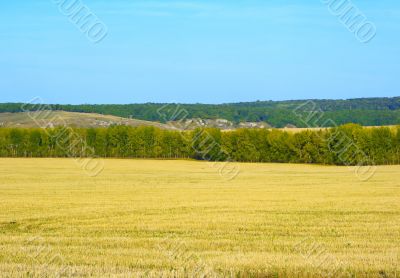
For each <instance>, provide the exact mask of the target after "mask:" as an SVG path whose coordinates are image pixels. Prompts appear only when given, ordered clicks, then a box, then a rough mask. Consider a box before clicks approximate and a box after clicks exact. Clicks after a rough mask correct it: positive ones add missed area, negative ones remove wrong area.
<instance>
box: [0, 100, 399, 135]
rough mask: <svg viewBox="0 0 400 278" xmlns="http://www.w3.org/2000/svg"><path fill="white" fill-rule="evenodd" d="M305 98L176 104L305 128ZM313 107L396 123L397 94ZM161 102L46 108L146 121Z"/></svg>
mask: <svg viewBox="0 0 400 278" xmlns="http://www.w3.org/2000/svg"><path fill="white" fill-rule="evenodd" d="M306 102H307V101H306V100H296V101H256V102H243V103H228V104H218V105H210V104H179V107H180V108H181V109H184V110H185V111H187V113H188V114H187V118H188V119H190V118H201V119H217V118H222V119H226V120H229V121H232V122H234V123H236V124H237V123H239V122H266V123H268V124H270V125H271V126H273V127H277V128H280V127H285V126H286V125H288V124H290V125H295V126H297V127H307V126H306V125H305V124H304V122H302V121H301V120H300V119H299V118H298V117H297V116H296V115H294V114H293V110H295V109H296V108H297V107H299V106H301V105H302V104H304V103H306ZM312 102H313V103H315V105H316V107H319V108H320V109H321V110H322V111H324V112H326V113H325V117H326V119H331V120H333V121H334V122H335V123H336V124H339V125H341V124H346V123H357V124H360V125H363V126H383V125H396V124H399V123H400V97H394V98H362V99H349V100H312ZM164 105H165V104H162V103H160V104H158V103H144V104H124V105H118V104H102V105H89V104H83V105H61V104H54V105H49V109H50V110H53V111H56V110H60V111H68V112H82V113H98V114H104V115H114V116H119V117H126V118H127V117H133V118H135V119H140V120H147V121H159V122H164V121H165V119H163V118H162V117H161V116H160V113H159V109H160V108H162V107H163V106H164ZM42 108H43V107H42V106H39V105H35V104H21V103H4V104H0V112H23V111H24V109H25V110H29V111H35V110H36V109H42Z"/></svg>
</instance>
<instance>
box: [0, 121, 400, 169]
mask: <svg viewBox="0 0 400 278" xmlns="http://www.w3.org/2000/svg"><path fill="white" fill-rule="evenodd" d="M0 156H1V157H104V158H158V159H177V158H180V159H196V160H209V161H237V162H277V163H315V164H325V165H375V164H376V165H390V164H400V127H397V128H389V127H379V128H365V127H361V126H359V125H356V124H347V125H343V126H339V127H336V128H330V129H321V130H318V131H315V130H305V131H301V132H287V131H282V130H276V129H272V130H267V129H264V130H263V129H259V130H256V129H254V130H252V129H238V130H235V131H229V132H222V131H220V130H218V129H200V128H198V129H195V130H193V131H171V130H161V129H157V128H154V127H127V126H113V127H109V128H96V129H94V128H91V129H76V128H70V127H56V128H49V129H39V128H38V129H22V128H0Z"/></svg>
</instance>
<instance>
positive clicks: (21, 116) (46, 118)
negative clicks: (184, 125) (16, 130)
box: [0, 111, 171, 129]
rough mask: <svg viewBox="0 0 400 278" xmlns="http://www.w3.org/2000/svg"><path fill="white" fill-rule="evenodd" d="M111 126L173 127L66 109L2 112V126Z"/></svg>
mask: <svg viewBox="0 0 400 278" xmlns="http://www.w3.org/2000/svg"><path fill="white" fill-rule="evenodd" d="M62 125H66V126H73V127H82V128H90V127H109V126H112V125H126V126H154V127H158V128H162V129H171V127H170V126H168V125H165V124H161V123H157V122H150V121H143V120H136V119H127V118H121V117H116V116H110V115H101V114H94V113H77V112H65V111H40V112H29V113H27V112H20V113H0V127H26V128H30V127H56V126H62Z"/></svg>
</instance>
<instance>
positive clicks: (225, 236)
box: [0, 159, 400, 277]
mask: <svg viewBox="0 0 400 278" xmlns="http://www.w3.org/2000/svg"><path fill="white" fill-rule="evenodd" d="M217 165H218V164H217ZM104 166H105V168H104V170H103V171H102V172H101V173H100V174H99V175H98V176H96V177H90V176H88V175H86V173H85V172H84V171H83V170H82V169H80V167H79V166H78V165H77V164H76V163H75V162H74V160H73V159H0V196H1V202H0V276H2V277H10V276H11V277H32V276H34V277H47V276H51V277H52V276H54V275H60V276H75V277H82V276H83V277H88V276H91V277H104V276H106V277H160V276H161V275H164V276H163V277H185V276H189V277H202V276H201V275H205V276H207V277H270V276H271V277H326V276H331V277H338V276H347V277H348V276H351V275H353V276H354V275H355V276H356V277H399V275H400V256H399V252H400V166H382V167H378V169H377V171H376V173H375V174H374V175H373V177H372V178H371V179H369V180H368V181H364V182H363V181H361V180H359V179H358V178H357V176H356V175H355V174H354V171H353V170H354V169H348V168H347V167H332V166H329V167H328V166H312V165H291V164H250V163H249V164H240V165H239V167H240V172H239V175H238V176H236V177H235V178H234V179H232V180H228V179H224V178H223V177H221V176H220V175H219V174H218V167H217V166H216V164H215V163H207V162H198V161H162V160H112V159H110V160H104Z"/></svg>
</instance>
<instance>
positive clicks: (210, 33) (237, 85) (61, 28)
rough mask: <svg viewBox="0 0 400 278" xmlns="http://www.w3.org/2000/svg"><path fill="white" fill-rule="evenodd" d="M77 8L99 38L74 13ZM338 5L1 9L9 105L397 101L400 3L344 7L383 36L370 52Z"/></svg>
mask: <svg viewBox="0 0 400 278" xmlns="http://www.w3.org/2000/svg"><path fill="white" fill-rule="evenodd" d="M75 1H78V2H77V3H75V4H76V6H71V7H85V10H84V11H88V13H89V14H90V16H91V20H92V19H93V20H94V21H93V22H91V23H90V24H93V25H92V26H91V27H93V29H91V30H92V33H90V34H89V32H88V30H87V29H88V26H89V27H90V24H89V25H87V26H80V25H79V24H78V23H76V22H74V20H73V18H71V17H73V15H74V13H73V12H74V10H73V9H72V8H70V9H69V10H68V11H69V12H70V13H69V14H68V13H65V11H66V7H69V6H67V5H71V4H74V2H75ZM329 1H332V0H292V1H289V0H262V1H261V0H247V1H235V0H214V1H211V0H203V1H195V0H189V1H185V0H177V1H170V0H154V1H152V0H150V1H143V0H138V1H135V0H132V1H128V0H114V1H105V0H103V1H101V0H98V1H94V0H35V1H33V0H18V1H2V2H1V3H0V102H29V101H30V100H32V99H33V98H36V97H39V98H40V99H42V100H43V101H44V102H45V103H62V104H82V103H90V104H96V103H118V104H123V103H144V102H181V103H227V102H229V103H230V102H239V101H255V100H288V99H309V98H317V99H347V98H360V97H391V96H399V95H400V78H399V77H400V76H399V73H400V32H399V31H400V1H398V0H393V1H390V0H380V1H373V0H353V1H350V0H345V1H349V3H348V4H349V5H351V6H349V7H353V8H354V9H356V11H358V12H360V13H361V14H362V15H363V17H364V19H365V22H369V23H371V24H372V25H369V26H375V27H374V28H376V35H375V36H374V37H373V38H372V39H371V40H370V41H368V42H367V43H365V42H361V41H359V40H358V39H357V38H358V37H359V36H357V34H362V30H361V31H360V32H357V31H359V30H358V29H357V30H356V31H355V32H354V31H353V32H352V31H351V30H349V29H348V28H347V27H348V26H346V24H345V23H344V22H343V20H341V19H340V14H339V15H337V14H335V13H334V11H335V10H333V8H332V7H330V6H329V3H327V2H329ZM63 5H64V6H63ZM63 7H64V9H63ZM336 11H338V10H336ZM97 23H98V24H97ZM94 24H97V25H96V27H97V28H99V29H98V30H100V31H104V34H106V36H105V37H104V39H102V40H100V41H97V42H94V41H93V39H94V37H95V36H94V35H93V34H95V32H94V31H95V30H96V29H95V28H94ZM366 26H367V25H366ZM85 28H86V29H85ZM105 30H106V32H105ZM100 31H99V33H100Z"/></svg>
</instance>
